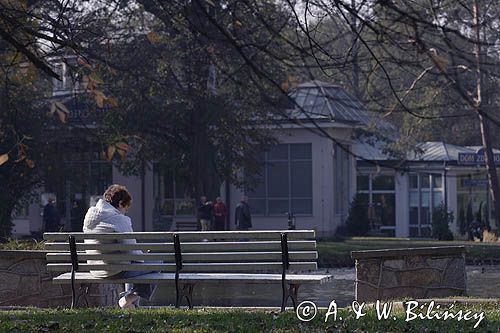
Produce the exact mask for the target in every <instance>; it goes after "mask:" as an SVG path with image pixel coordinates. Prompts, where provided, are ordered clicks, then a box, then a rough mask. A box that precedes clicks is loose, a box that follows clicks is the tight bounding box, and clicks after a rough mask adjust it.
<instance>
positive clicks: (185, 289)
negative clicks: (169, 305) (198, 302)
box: [175, 283, 194, 309]
mask: <svg viewBox="0 0 500 333" xmlns="http://www.w3.org/2000/svg"><path fill="white" fill-rule="evenodd" d="M193 289H194V283H185V284H183V285H182V287H180V286H179V285H176V300H175V307H176V308H179V307H180V305H181V303H182V300H183V299H184V298H186V301H187V303H188V307H189V309H192V308H193Z"/></svg>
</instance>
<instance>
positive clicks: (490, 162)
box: [476, 109, 500, 228]
mask: <svg viewBox="0 0 500 333" xmlns="http://www.w3.org/2000/svg"><path fill="white" fill-rule="evenodd" d="M476 111H477V112H478V113H480V109H479V110H476ZM479 125H480V130H481V140H482V143H483V147H484V152H485V154H484V160H485V162H486V170H487V171H488V181H489V185H490V192H491V201H492V204H493V209H494V210H495V224H496V226H497V228H500V186H499V183H498V174H497V169H496V166H495V160H494V155H493V149H492V147H491V140H490V135H489V129H488V124H487V123H486V120H485V119H484V117H483V116H482V115H481V114H479Z"/></svg>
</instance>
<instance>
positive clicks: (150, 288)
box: [113, 271, 157, 300]
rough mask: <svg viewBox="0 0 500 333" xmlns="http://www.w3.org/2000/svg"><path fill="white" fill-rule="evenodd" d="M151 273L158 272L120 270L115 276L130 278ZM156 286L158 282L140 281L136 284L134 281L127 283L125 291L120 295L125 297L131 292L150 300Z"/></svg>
mask: <svg viewBox="0 0 500 333" xmlns="http://www.w3.org/2000/svg"><path fill="white" fill-rule="evenodd" d="M150 273H156V272H141V271H125V272H120V273H118V274H116V275H115V276H113V277H116V278H123V279H128V278H134V277H137V276H141V275H145V274H150ZM156 287H157V284H152V283H140V284H136V285H134V284H133V283H125V291H124V292H123V293H120V297H124V296H127V295H130V294H135V295H137V296H139V297H141V298H144V299H146V300H150V299H151V296H152V295H153V293H154V291H155V290H156Z"/></svg>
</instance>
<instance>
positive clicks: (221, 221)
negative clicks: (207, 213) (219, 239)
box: [214, 197, 228, 231]
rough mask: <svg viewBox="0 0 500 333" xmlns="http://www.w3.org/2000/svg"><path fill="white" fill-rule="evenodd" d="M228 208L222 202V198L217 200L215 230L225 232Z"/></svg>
mask: <svg viewBox="0 0 500 333" xmlns="http://www.w3.org/2000/svg"><path fill="white" fill-rule="evenodd" d="M227 215H228V213H227V207H226V205H225V204H224V203H223V202H222V199H221V197H217V198H215V205H214V216H215V230H218V231H223V230H225V229H226V219H227Z"/></svg>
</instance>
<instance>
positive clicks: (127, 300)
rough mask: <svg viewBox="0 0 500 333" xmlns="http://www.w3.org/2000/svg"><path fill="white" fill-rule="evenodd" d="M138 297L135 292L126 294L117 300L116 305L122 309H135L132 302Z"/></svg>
mask: <svg viewBox="0 0 500 333" xmlns="http://www.w3.org/2000/svg"><path fill="white" fill-rule="evenodd" d="M138 299H139V296H137V295H135V294H128V295H127V296H123V297H122V298H120V300H118V305H119V306H120V308H122V309H135V305H134V303H135V302H136V301H137V300H138Z"/></svg>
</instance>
